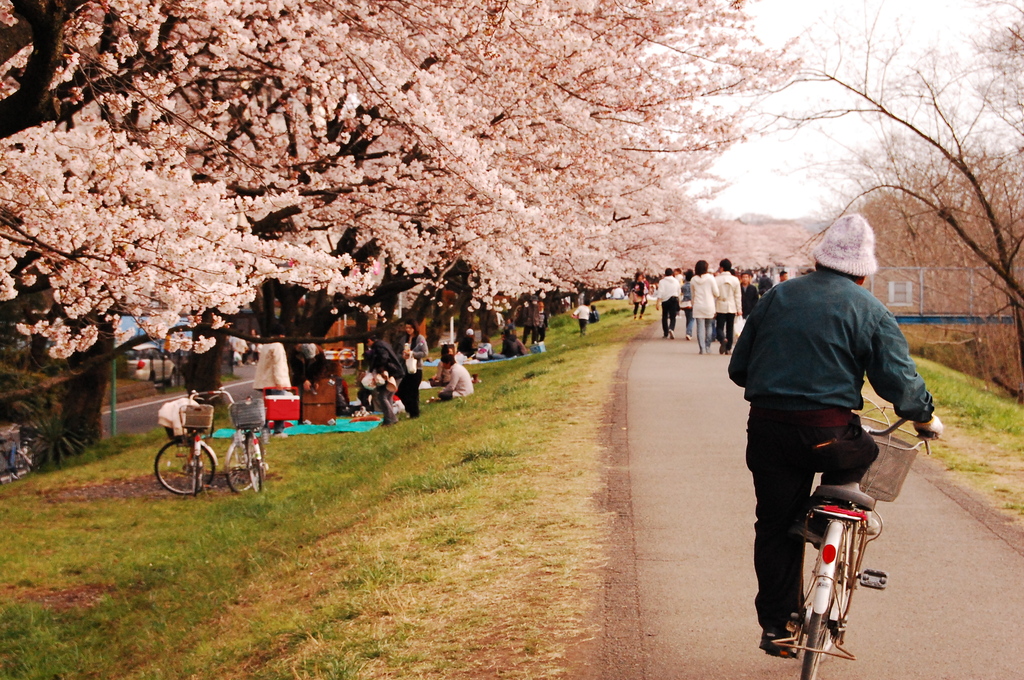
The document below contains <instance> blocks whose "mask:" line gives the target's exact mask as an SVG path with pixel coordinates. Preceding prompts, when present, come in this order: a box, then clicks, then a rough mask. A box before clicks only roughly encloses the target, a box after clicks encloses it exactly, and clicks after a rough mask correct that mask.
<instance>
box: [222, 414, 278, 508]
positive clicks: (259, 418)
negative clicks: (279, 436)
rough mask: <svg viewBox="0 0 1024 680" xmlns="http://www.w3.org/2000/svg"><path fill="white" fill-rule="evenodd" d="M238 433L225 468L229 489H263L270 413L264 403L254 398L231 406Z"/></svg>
mask: <svg viewBox="0 0 1024 680" xmlns="http://www.w3.org/2000/svg"><path fill="white" fill-rule="evenodd" d="M228 412H229V414H230V415H231V424H232V425H233V426H234V427H235V434H234V436H233V437H232V438H231V445H230V446H229V447H228V453H227V456H225V458H224V469H225V474H226V475H227V480H228V486H229V487H230V488H231V490H232V491H234V492H235V493H239V492H241V491H245V490H246V489H252V490H253V491H255V492H257V493H258V492H260V491H262V490H263V481H264V478H265V475H266V470H267V464H266V461H265V460H264V458H263V452H264V450H265V437H266V434H267V432H266V422H267V410H266V408H265V407H264V404H263V400H261V399H253V398H252V397H250V398H248V399H246V400H245V401H240V402H237V403H232V404H231V405H230V406H229V407H228Z"/></svg>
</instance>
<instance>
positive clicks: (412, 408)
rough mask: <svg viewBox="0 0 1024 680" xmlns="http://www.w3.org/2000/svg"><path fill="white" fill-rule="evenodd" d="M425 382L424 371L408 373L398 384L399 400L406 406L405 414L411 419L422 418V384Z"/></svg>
mask: <svg viewBox="0 0 1024 680" xmlns="http://www.w3.org/2000/svg"><path fill="white" fill-rule="evenodd" d="M421 382H423V370H422V369H421V370H419V371H416V372H415V373H406V374H405V377H404V378H402V382H400V383H398V398H399V399H401V400H402V405H403V406H405V412H406V413H408V414H409V417H410V418H419V416H420V383H421Z"/></svg>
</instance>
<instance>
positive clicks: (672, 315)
mask: <svg viewBox="0 0 1024 680" xmlns="http://www.w3.org/2000/svg"><path fill="white" fill-rule="evenodd" d="M771 285H772V283H771V279H770V278H768V277H767V276H764V277H762V278H761V279H760V280H759V283H758V285H755V284H754V282H753V273H752V272H750V271H744V272H742V273H740V275H739V276H737V275H736V274H735V273H734V271H733V266H732V262H731V261H730V260H728V259H723V260H722V261H721V262H719V263H718V270H717V271H716V272H715V273H713V274H712V273H711V271H710V266H709V265H708V262H707V260H698V261H697V263H696V264H695V265H694V266H693V269H687V270H686V271H685V272H684V271H683V270H682V269H679V268H676V269H671V268H669V269H666V270H665V275H664V276H663V277H662V278H661V279H660V280H659V281H658V282H657V284H655V285H654V286H653V287H652V286H651V284H650V282H649V280H648V278H647V276H646V275H645V274H644V273H642V272H637V273H636V275H635V276H634V277H633V281H632V282H631V284H630V288H629V301H630V302H632V303H633V318H634V319H643V318H644V313H645V312H646V310H647V303H648V300H649V298H650V297H652V296H653V297H654V298H655V305H656V307H659V308H660V309H661V329H662V334H663V336H664V337H665V338H668V339H673V338H675V337H676V335H675V330H676V318H677V317H678V316H679V313H680V312H682V313H683V314H684V315H685V317H686V339H687V340H691V339H693V338H694V336H696V338H697V345H698V346H699V349H700V353H701V354H710V353H711V343H712V342H714V341H715V340H718V343H719V347H718V352H719V354H732V348H733V345H734V343H735V340H736V335H737V334H738V332H739V328H738V324H737V319H742V318H745V317H746V316H748V315H749V314H750V312H751V311H752V310H753V308H754V305H755V304H757V301H758V299H760V297H761V295H763V294H764V293H765V292H767V289H768V288H770V287H771ZM761 288H764V290H761Z"/></svg>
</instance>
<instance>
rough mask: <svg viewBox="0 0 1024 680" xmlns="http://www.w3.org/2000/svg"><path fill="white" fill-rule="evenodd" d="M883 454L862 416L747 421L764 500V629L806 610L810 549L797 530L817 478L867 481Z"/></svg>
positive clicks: (759, 543) (758, 533) (758, 550)
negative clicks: (811, 422) (822, 422)
mask: <svg viewBox="0 0 1024 680" xmlns="http://www.w3.org/2000/svg"><path fill="white" fill-rule="evenodd" d="M876 456H878V447H877V445H876V444H875V441H874V440H873V439H872V438H871V436H870V435H868V434H867V433H866V432H864V430H863V429H862V428H861V426H860V418H859V417H858V416H855V415H851V416H850V423H849V424H848V425H846V426H844V427H804V426H799V425H790V424H787V423H779V422H776V421H773V420H767V419H764V418H757V417H754V416H751V417H750V418H749V419H748V420H747V468H748V469H749V470H750V471H751V473H753V476H754V493H755V495H756V496H757V509H756V512H755V514H756V517H757V521H756V522H755V523H754V572H755V573H756V574H757V588H758V592H757V597H756V598H755V599H754V606H755V607H756V608H757V620H758V623H760V624H761V627H762V628H766V629H767V628H775V629H782V628H784V627H785V624H786V622H787V621H788V620H789V615H790V614H792V613H793V612H796V611H799V609H800V606H801V604H802V593H801V590H802V587H803V584H802V583H801V570H802V568H803V554H804V553H803V551H804V544H803V541H801V540H799V539H797V538H794V537H792V536H790V535H789V529H790V527H791V526H792V525H793V523H794V522H796V521H797V520H798V519H799V518H800V517H801V516H802V515H803V513H804V512H806V509H807V499H808V498H809V497H810V495H811V484H812V483H813V482H814V473H815V472H821V473H823V474H822V478H821V481H822V483H823V484H837V485H838V484H846V483H848V482H856V481H860V478H861V477H863V476H864V473H865V472H866V471H867V469H868V467H869V466H870V465H871V462H872V461H873V460H874V459H875V457H876Z"/></svg>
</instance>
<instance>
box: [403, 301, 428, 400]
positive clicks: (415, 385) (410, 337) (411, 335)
mask: <svg viewBox="0 0 1024 680" xmlns="http://www.w3.org/2000/svg"><path fill="white" fill-rule="evenodd" d="M402 328H403V330H404V331H405V332H404V334H403V335H402V336H401V338H400V340H401V344H402V359H403V360H404V361H405V377H404V378H402V382H400V383H398V398H399V399H401V400H402V405H403V406H405V412H406V413H408V414H409V417H410V418H419V416H420V383H421V382H423V360H424V359H425V358H427V355H428V354H429V353H430V350H429V349H428V348H427V339H426V338H424V337H423V335H422V334H421V333H420V332H419V330H417V328H416V324H414V323H413V322H412V321H406V322H405V324H403V326H402Z"/></svg>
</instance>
